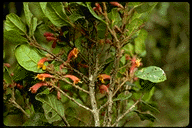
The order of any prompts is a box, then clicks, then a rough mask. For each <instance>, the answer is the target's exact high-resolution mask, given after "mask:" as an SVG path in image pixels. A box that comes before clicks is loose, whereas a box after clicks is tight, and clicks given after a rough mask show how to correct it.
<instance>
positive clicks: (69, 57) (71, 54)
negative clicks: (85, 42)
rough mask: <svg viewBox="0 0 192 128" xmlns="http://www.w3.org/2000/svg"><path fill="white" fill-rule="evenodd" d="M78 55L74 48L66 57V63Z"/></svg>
mask: <svg viewBox="0 0 192 128" xmlns="http://www.w3.org/2000/svg"><path fill="white" fill-rule="evenodd" d="M78 53H79V50H78V48H74V49H73V50H71V51H70V52H69V54H68V56H67V61H66V62H70V60H71V58H72V57H74V58H76V57H77V55H78Z"/></svg>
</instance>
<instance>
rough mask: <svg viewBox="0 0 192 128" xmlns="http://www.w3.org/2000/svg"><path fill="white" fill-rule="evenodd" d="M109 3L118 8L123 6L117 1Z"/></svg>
mask: <svg viewBox="0 0 192 128" xmlns="http://www.w3.org/2000/svg"><path fill="white" fill-rule="evenodd" d="M109 3H110V4H111V5H113V6H117V7H119V8H122V9H123V8H124V7H123V5H121V4H120V3H118V2H109Z"/></svg>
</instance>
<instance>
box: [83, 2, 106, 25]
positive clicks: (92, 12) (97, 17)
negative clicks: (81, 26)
mask: <svg viewBox="0 0 192 128" xmlns="http://www.w3.org/2000/svg"><path fill="white" fill-rule="evenodd" d="M86 4H87V8H88V9H89V11H90V13H91V14H92V15H93V16H94V17H95V18H96V19H98V20H100V21H102V22H103V23H105V24H106V22H105V21H104V20H103V19H102V18H101V17H100V16H98V15H97V14H96V13H95V12H94V10H93V8H92V7H91V2H86Z"/></svg>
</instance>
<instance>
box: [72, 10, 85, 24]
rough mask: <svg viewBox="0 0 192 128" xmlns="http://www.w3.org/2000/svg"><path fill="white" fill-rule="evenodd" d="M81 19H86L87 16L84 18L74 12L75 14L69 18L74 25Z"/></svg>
mask: <svg viewBox="0 0 192 128" xmlns="http://www.w3.org/2000/svg"><path fill="white" fill-rule="evenodd" d="M81 18H85V16H82V15H80V14H78V13H76V12H74V13H73V14H71V15H70V16H69V19H70V20H71V22H72V23H74V22H75V21H77V20H78V19H81Z"/></svg>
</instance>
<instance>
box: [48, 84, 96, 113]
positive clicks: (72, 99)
mask: <svg viewBox="0 0 192 128" xmlns="http://www.w3.org/2000/svg"><path fill="white" fill-rule="evenodd" d="M52 86H53V87H54V88H56V89H57V90H58V91H59V92H61V93H62V94H63V95H64V96H66V97H67V98H69V99H70V100H71V101H73V102H75V103H76V104H77V105H78V106H80V107H82V108H84V109H86V110H88V111H90V112H92V110H91V109H90V108H88V107H86V106H84V105H82V104H80V103H79V102H77V101H76V100H75V99H74V98H72V97H70V96H68V95H67V94H66V93H65V92H63V91H62V90H61V89H60V88H59V87H57V86H56V85H54V84H52Z"/></svg>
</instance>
